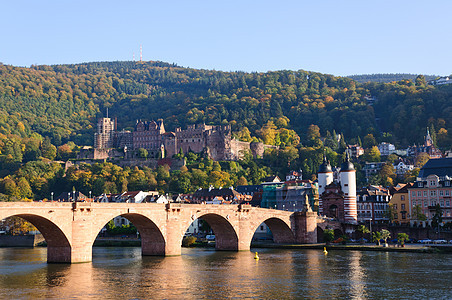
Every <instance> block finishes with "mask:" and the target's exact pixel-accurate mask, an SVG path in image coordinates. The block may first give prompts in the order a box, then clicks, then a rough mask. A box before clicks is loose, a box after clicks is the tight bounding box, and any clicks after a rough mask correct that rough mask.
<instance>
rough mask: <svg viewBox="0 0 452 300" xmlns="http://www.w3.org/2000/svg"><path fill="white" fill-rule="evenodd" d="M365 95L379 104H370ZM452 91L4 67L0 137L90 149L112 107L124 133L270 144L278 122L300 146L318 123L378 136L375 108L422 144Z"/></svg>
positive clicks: (137, 67)
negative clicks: (149, 129) (140, 129)
mask: <svg viewBox="0 0 452 300" xmlns="http://www.w3.org/2000/svg"><path fill="white" fill-rule="evenodd" d="M366 95H372V96H376V97H377V98H378V102H377V103H376V104H375V105H374V106H373V107H372V106H369V105H367V103H366V101H365V100H364V96H366ZM451 95H452V91H451V90H450V88H448V87H441V88H437V87H431V86H427V85H425V81H422V80H421V81H419V82H416V84H415V83H413V81H408V80H401V81H398V82H393V83H390V84H383V83H375V82H370V83H364V84H357V83H356V82H355V81H354V80H351V79H349V78H345V77H335V76H332V75H325V74H320V73H314V72H308V71H303V70H300V71H296V72H293V71H277V72H268V73H243V72H218V71H210V70H196V69H190V68H182V67H178V66H176V65H173V64H167V63H162V62H145V63H140V62H99V63H85V64H77V65H55V66H33V67H31V68H20V67H13V66H6V65H0V99H1V101H0V133H2V134H5V135H6V134H11V133H12V134H16V135H18V136H20V137H22V138H26V137H30V136H31V135H32V134H33V133H34V132H35V133H38V134H40V135H42V136H48V137H50V138H51V141H52V143H53V144H55V145H57V146H58V145H60V144H61V143H64V142H67V141H74V142H75V143H76V144H79V145H83V144H92V134H93V132H94V127H95V126H94V125H95V121H96V119H97V118H98V117H101V116H103V115H105V113H106V110H107V108H109V114H110V116H113V117H117V118H118V124H119V128H131V127H133V125H134V123H135V121H136V120H137V119H146V120H149V119H158V118H163V119H164V121H165V125H166V127H167V128H168V129H170V130H171V129H174V128H175V127H178V126H182V127H184V126H186V125H187V124H195V123H200V122H205V123H207V124H225V123H229V124H231V126H232V129H233V131H235V132H239V131H241V130H243V129H244V127H247V129H249V131H250V132H251V135H252V136H256V137H257V138H259V139H265V137H264V136H263V133H262V132H263V127H264V125H265V126H267V127H268V126H270V124H269V123H268V122H269V121H272V122H273V124H275V125H276V127H278V128H282V127H287V128H289V129H293V130H295V131H296V132H297V133H298V135H300V136H301V137H302V140H303V138H304V137H305V135H306V131H307V129H308V127H309V125H311V124H315V125H318V126H319V128H320V133H321V135H322V136H324V135H326V134H327V132H330V133H331V132H333V130H334V131H336V132H338V133H343V134H344V136H345V138H346V139H347V140H350V139H351V140H352V141H353V140H355V141H356V138H357V137H358V136H359V137H361V138H362V137H364V136H365V135H366V134H368V133H372V134H374V135H375V136H376V137H377V138H378V137H381V135H380V132H379V130H378V129H377V126H376V123H375V111H374V110H377V113H378V115H381V116H383V120H382V122H380V123H382V126H380V127H383V131H385V132H387V133H388V134H389V135H391V136H392V140H393V142H395V143H397V144H400V145H401V146H406V145H408V144H413V143H419V142H420V141H421V140H422V137H423V135H424V133H425V127H427V126H430V125H432V124H433V125H434V128H436V130H437V131H438V132H439V130H440V129H443V133H442V135H443V137H444V138H445V140H447V141H448V136H447V132H449V131H450V129H451V128H450V126H451V125H450V121H449V120H452V117H451V109H452V108H451V104H450V103H451V101H450V99H451ZM380 125H381V124H380ZM271 126H273V125H272V124H271ZM380 129H382V128H380ZM444 132H446V133H444ZM388 134H386V136H388ZM444 134H446V135H444ZM267 142H268V141H267ZM270 142H272V141H270ZM273 142H275V141H273ZM440 146H443V147H447V143H442V144H441V145H440Z"/></svg>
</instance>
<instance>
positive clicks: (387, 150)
mask: <svg viewBox="0 0 452 300" xmlns="http://www.w3.org/2000/svg"><path fill="white" fill-rule="evenodd" d="M378 150H379V151H380V154H381V155H382V156H388V155H389V154H392V153H394V151H395V146H394V145H393V144H390V143H386V142H382V143H380V144H379V145H378Z"/></svg>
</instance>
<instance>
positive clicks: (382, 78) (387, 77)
mask: <svg viewBox="0 0 452 300" xmlns="http://www.w3.org/2000/svg"><path fill="white" fill-rule="evenodd" d="M417 76H418V75H416V74H403V73H397V74H362V75H350V76H347V77H348V78H351V79H353V80H354V81H356V82H359V83H366V82H383V83H389V82H394V81H400V80H412V81H414V80H415V79H416V77H417ZM423 76H424V77H425V80H427V81H430V80H433V79H435V78H437V77H438V76H435V75H423Z"/></svg>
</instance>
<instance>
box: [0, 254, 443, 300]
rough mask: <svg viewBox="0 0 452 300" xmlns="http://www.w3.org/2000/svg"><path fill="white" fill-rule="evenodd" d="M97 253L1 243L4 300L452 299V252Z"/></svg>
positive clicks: (0, 279) (0, 287)
mask: <svg viewBox="0 0 452 300" xmlns="http://www.w3.org/2000/svg"><path fill="white" fill-rule="evenodd" d="M256 251H259V256H260V259H259V260H255V259H254V252H248V251H244V252H216V251H215V250H213V249H199V248H196V249H186V248H183V249H182V255H181V256H176V257H141V249H140V248H136V247H134V248H101V247H95V248H94V250H93V261H92V262H91V263H82V264H73V265H69V264H47V263H46V249H45V248H34V249H24V248H0V298H1V299H44V298H45V299H55V298H57V299H68V298H72V299H295V298H297V299H300V298H301V299H303V298H309V299H333V298H336V299H337V298H341V299H433V298H434V299H450V298H451V297H452V287H451V286H452V285H451V283H452V271H451V270H452V255H450V254H421V253H394V252H392V253H386V252H371V251H369V252H361V251H340V250H336V251H334V250H330V251H329V253H328V254H327V255H324V254H323V252H322V251H320V250H278V249H256Z"/></svg>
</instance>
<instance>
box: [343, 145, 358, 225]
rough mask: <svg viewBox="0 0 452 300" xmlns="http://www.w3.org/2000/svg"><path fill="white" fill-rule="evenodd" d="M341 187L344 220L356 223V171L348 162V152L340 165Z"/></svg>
mask: <svg viewBox="0 0 452 300" xmlns="http://www.w3.org/2000/svg"><path fill="white" fill-rule="evenodd" d="M339 180H340V183H341V189H342V192H343V193H344V220H345V222H348V223H354V224H356V223H357V222H358V212H357V204H356V171H355V167H354V166H353V164H352V163H351V162H350V157H349V155H348V153H347V154H346V157H345V161H344V162H343V163H342V165H341V171H340V172H339Z"/></svg>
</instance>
